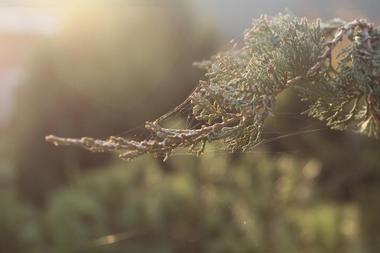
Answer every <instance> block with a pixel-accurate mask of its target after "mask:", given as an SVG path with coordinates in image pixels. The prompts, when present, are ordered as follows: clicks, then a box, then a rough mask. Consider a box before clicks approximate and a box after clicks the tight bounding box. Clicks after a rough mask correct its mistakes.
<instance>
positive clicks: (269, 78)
mask: <svg viewBox="0 0 380 253" xmlns="http://www.w3.org/2000/svg"><path fill="white" fill-rule="evenodd" d="M343 39H347V40H348V41H349V43H348V45H347V46H346V47H344V48H343V49H340V50H338V49H337V46H338V45H339V44H340V43H341V41H342V40H343ZM335 51H339V52H335ZM333 52H335V54H333ZM335 55H336V56H335ZM333 62H337V64H333ZM198 65H199V66H200V67H202V68H204V69H205V70H206V74H205V79H204V80H202V81H200V82H199V84H198V85H197V86H196V88H195V89H194V91H193V92H192V94H191V95H190V96H189V97H188V98H187V99H186V100H185V101H184V102H183V103H182V104H180V105H179V106H177V107H176V108H175V109H174V110H173V111H171V112H169V113H167V114H165V115H163V116H161V117H160V118H158V119H156V120H155V121H153V122H146V124H145V128H146V130H147V131H149V132H150V137H149V138H147V139H145V140H142V141H141V140H139V141H138V140H129V139H125V138H121V137H110V138H109V139H108V140H96V139H93V138H88V137H84V138H81V139H71V138H60V137H56V136H52V135H51V136H47V137H46V140H47V141H48V142H52V143H54V144H56V145H76V146H80V147H84V148H86V149H89V150H90V151H94V152H108V151H109V152H116V153H118V154H119V156H120V157H121V158H123V159H132V158H135V157H138V156H141V155H143V154H146V153H150V154H154V155H157V156H160V157H164V159H167V158H168V157H169V156H170V154H171V152H172V151H173V150H175V149H178V148H189V150H190V151H191V152H194V153H196V154H201V153H202V152H203V150H204V147H205V145H206V143H207V142H212V141H219V140H220V141H223V142H224V144H225V145H226V147H227V148H228V149H229V150H230V151H233V152H234V151H246V150H249V149H252V148H253V147H255V145H256V144H258V143H259V142H260V140H261V133H262V128H263V125H264V122H265V120H266V119H267V118H268V116H270V115H273V109H274V105H275V102H276V97H277V96H278V94H279V93H281V92H282V91H284V90H286V89H288V88H294V89H296V90H297V91H298V93H299V96H300V98H301V99H302V100H304V101H306V102H307V103H308V106H309V107H308V110H307V112H306V113H307V114H308V115H309V116H311V117H314V118H317V119H319V120H321V121H324V122H325V123H326V124H327V125H328V126H329V127H331V128H333V129H340V130H345V129H348V130H353V131H356V132H360V133H363V134H366V135H368V136H371V137H377V136H378V133H379V126H380V31H379V29H377V28H375V27H373V25H372V24H370V23H368V22H367V21H366V20H362V19H360V20H354V21H352V22H349V23H345V22H342V21H334V22H329V23H326V24H321V23H320V22H319V21H315V22H309V21H307V20H306V19H305V18H297V17H294V16H291V15H278V16H276V17H272V18H270V17H267V16H262V17H260V18H259V19H257V20H254V21H253V24H252V27H251V28H250V29H249V30H248V31H246V32H245V35H244V41H243V43H242V45H235V46H233V47H232V48H231V49H230V50H228V51H226V52H222V53H219V54H217V55H215V56H214V57H212V58H211V59H210V60H209V61H205V62H202V63H200V64H198ZM188 105H190V106H191V108H192V110H191V113H190V115H189V116H190V117H192V118H194V119H196V120H197V121H198V122H200V123H201V124H200V126H199V127H197V128H190V129H171V128H165V127H163V126H162V122H163V121H165V120H166V119H168V118H170V117H171V116H172V115H173V114H175V113H176V112H178V111H179V110H181V109H182V108H183V107H185V106H188Z"/></svg>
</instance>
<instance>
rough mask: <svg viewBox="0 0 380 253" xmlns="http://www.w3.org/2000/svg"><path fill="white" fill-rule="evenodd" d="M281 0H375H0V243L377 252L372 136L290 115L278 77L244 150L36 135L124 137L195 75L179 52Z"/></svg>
mask: <svg viewBox="0 0 380 253" xmlns="http://www.w3.org/2000/svg"><path fill="white" fill-rule="evenodd" d="M286 9H288V11H290V12H292V13H294V14H295V15H298V16H306V17H308V18H310V19H311V20H313V19H316V18H318V17H321V18H322V19H325V20H327V19H331V18H334V17H340V18H342V19H345V20H351V19H354V18H361V17H364V18H368V19H370V20H371V21H372V22H374V23H378V24H379V22H380V16H379V12H380V1H378V0H344V1H342V0H339V1H338V0H334V1H332V0H330V1H327V0H314V1H312V0H309V1H306V0H278V1H276V0H267V1H258V0H250V1H249V0H207V1H203V0H202V1H201V0H199V1H191V0H125V1H117V0H107V1H106V0H91V1H84V0H81V1H38V0H34V1H11V0H9V1H4V0H2V1H0V140H1V141H0V252H1V253H3V252H4V253H19V252H32V253H34V252H53V253H54V252H57V253H58V252H63V253H65V252H67V253H71V252H73V253H74V252H78V253H79V252H81V253H82V252H84V253H86V252H88V253H92V252H105V253H108V252H115V253H116V252H117V253H121V252H133V253H164V252H165V253H166V252H170V253H171V252H173V253H177V252H178V253H186V252H189V253H190V252H218V253H219V252H226V253H228V252H253V253H255V252H257V253H288V252H289V253H293V252H304V253H309V252H310V253H314V252H315V253H319V252H331V253H338V252H339V253H340V252H349V253H370V252H371V253H372V252H374V253H377V252H380V216H379V214H380V168H379V167H380V142H379V141H378V140H372V139H369V138H366V137H364V136H359V135H356V134H353V133H349V132H338V131H332V130H329V129H326V128H325V127H324V126H323V125H321V124H320V123H319V122H317V121H314V120H311V119H307V118H305V117H303V116H302V115H300V113H301V112H302V111H303V110H304V109H305V106H304V105H303V104H302V103H300V102H299V101H298V99H297V97H296V95H295V94H294V93H293V92H292V91H287V92H286V93H284V94H283V95H282V96H281V98H280V101H279V102H278V104H277V112H276V116H275V117H274V118H271V119H270V120H269V122H268V125H267V127H266V130H265V135H264V136H265V138H264V142H263V143H262V144H261V145H259V146H258V147H257V149H256V150H254V151H253V152H249V153H244V154H243V153H235V154H228V153H226V152H224V151H223V148H222V147H221V146H220V145H211V146H210V147H209V148H208V149H207V150H206V153H205V154H204V155H203V156H202V157H199V158H196V157H193V156H189V155H187V154H185V153H180V152H177V153H174V155H173V156H172V157H171V158H170V159H169V160H168V161H167V162H165V163H163V162H161V161H160V160H159V159H155V158H153V157H149V156H144V157H141V158H139V159H136V160H134V161H132V162H125V161H120V160H119V159H117V158H116V157H115V156H113V155H109V154H94V153H89V152H87V151H83V150H80V149H76V148H68V147H53V146H51V145H49V144H46V143H45V142H44V136H46V135H48V134H57V135H61V136H71V137H80V136H92V137H99V138H103V137H104V138H105V137H107V136H110V135H116V136H124V137H134V138H140V137H141V136H143V134H144V132H143V131H142V128H143V125H144V122H145V121H146V120H153V119H155V118H156V117H157V116H159V115H161V114H163V113H165V112H166V111H168V110H170V109H172V108H174V106H176V105H177V104H179V103H180V102H181V101H182V100H183V99H185V97H186V96H187V95H188V94H189V93H190V92H191V90H192V89H193V88H194V87H195V85H196V84H197V80H199V79H201V78H202V72H201V71H199V70H197V69H196V68H194V67H193V66H192V63H193V62H194V61H201V60H204V59H207V58H208V57H210V56H211V55H212V54H214V53H215V52H217V51H219V50H226V49H228V48H230V47H231V42H230V41H231V40H234V41H239V40H241V39H242V35H243V31H244V30H245V29H246V28H248V27H249V26H250V24H251V21H252V19H253V18H257V17H259V16H260V15H261V14H269V15H275V14H277V13H279V12H284V11H286ZM181 121H186V117H185V115H177V117H176V119H175V120H174V122H172V124H181Z"/></svg>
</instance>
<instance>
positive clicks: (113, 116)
mask: <svg viewBox="0 0 380 253" xmlns="http://www.w3.org/2000/svg"><path fill="white" fill-rule="evenodd" d="M86 6H87V5H86ZM192 8H193V7H192V6H191V4H190V2H188V1H177V2H176V4H173V3H169V2H168V1H158V2H154V3H153V2H151V1H139V3H135V2H134V1H126V2H125V3H120V2H118V1H97V3H96V4H95V3H93V4H91V5H90V7H89V8H77V9H74V8H72V9H70V8H68V10H67V18H66V20H65V22H63V25H62V29H61V30H60V32H59V34H58V36H57V37H55V38H52V39H47V40H45V41H44V42H43V43H41V46H40V48H39V49H38V50H36V53H35V54H34V56H33V58H32V59H31V61H30V64H29V65H30V70H29V73H28V75H27V78H26V81H25V83H24V84H23V85H22V87H21V88H20V89H19V92H18V94H17V97H16V100H17V105H16V107H17V108H16V112H15V118H14V121H13V124H14V127H13V128H14V132H13V133H12V135H11V138H10V140H11V144H10V145H11V146H12V149H13V156H14V161H15V167H16V168H17V180H18V186H19V190H20V192H21V193H22V194H23V195H25V196H26V197H27V199H29V200H32V201H34V202H36V203H42V202H43V199H44V198H45V197H46V196H47V195H48V194H49V192H50V191H51V189H53V188H54V187H56V186H57V185H59V184H60V183H62V182H64V181H65V180H66V179H67V178H70V177H75V176H76V174H77V173H79V171H78V168H81V169H82V168H85V167H89V166H91V165H95V164H96V165H98V166H99V165H100V164H101V163H102V161H106V160H107V159H108V158H109V156H108V155H99V156H93V155H88V154H86V153H85V152H81V151H79V150H65V151H64V150H53V149H51V147H49V146H48V145H46V144H45V143H44V141H43V137H44V135H46V134H48V133H51V132H55V133H61V134H64V135H74V136H81V135H83V134H90V135H95V136H105V135H109V134H112V135H114V134H123V133H122V132H123V131H125V130H128V129H131V128H134V127H135V126H138V125H141V124H143V120H146V119H151V118H154V117H156V116H158V115H159V114H162V113H163V112H164V111H166V110H168V109H169V108H170V107H173V106H174V105H175V104H176V103H178V102H179V101H180V100H182V99H183V97H185V96H186V95H187V94H188V93H189V92H190V90H191V89H192V87H193V86H194V84H195V83H196V80H197V79H198V78H199V77H198V74H199V72H197V70H196V69H194V68H192V67H191V64H192V62H194V61H195V60H199V59H202V58H203V57H205V55H207V54H209V52H210V51H211V50H212V48H213V47H214V45H215V42H216V33H215V32H214V30H212V29H211V26H210V25H209V24H208V23H207V22H206V21H204V19H202V18H201V17H196V16H195V12H193V11H192ZM194 8H195V7H194ZM202 20H203V21H202ZM168 93H170V94H171V97H172V98H173V99H168Z"/></svg>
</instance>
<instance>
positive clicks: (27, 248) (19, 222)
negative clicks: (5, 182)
mask: <svg viewBox="0 0 380 253" xmlns="http://www.w3.org/2000/svg"><path fill="white" fill-rule="evenodd" d="M0 206H1V208H0V252H12V253H22V252H31V253H34V252H36V253H37V252H40V250H41V246H42V236H41V230H40V226H39V225H40V224H39V223H38V216H37V214H36V213H35V212H34V210H33V209H32V208H31V207H30V206H28V205H26V204H23V203H21V202H20V201H18V200H17V198H16V197H15V196H14V195H13V194H11V193H8V192H5V191H3V192H1V194H0Z"/></svg>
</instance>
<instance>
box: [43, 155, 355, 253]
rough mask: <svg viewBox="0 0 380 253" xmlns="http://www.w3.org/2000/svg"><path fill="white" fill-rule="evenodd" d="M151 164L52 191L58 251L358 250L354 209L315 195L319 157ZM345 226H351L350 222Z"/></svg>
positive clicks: (212, 158)
mask: <svg viewBox="0 0 380 253" xmlns="http://www.w3.org/2000/svg"><path fill="white" fill-rule="evenodd" d="M172 162H173V166H174V167H175V168H177V169H175V170H174V171H172V172H171V173H169V174H166V173H165V172H163V171H162V170H159V169H158V165H157V164H156V162H154V161H153V160H150V161H149V160H137V161H134V162H132V163H128V164H125V163H123V164H120V165H115V166H113V167H110V168H108V169H103V170H102V171H99V172H96V173H92V174H91V175H89V176H87V177H84V178H83V179H81V180H79V181H78V182H77V183H76V184H75V185H73V186H70V187H68V188H67V189H64V190H63V191H61V192H58V193H56V194H53V195H52V198H51V201H50V202H49V205H48V210H47V217H48V221H49V223H48V224H49V234H50V236H51V237H52V238H53V244H52V245H51V247H52V248H51V250H52V252H124V251H128V252H145V253H148V252H181V253H182V252H185V253H186V252H268V251H269V252H273V253H276V252H279V253H280V252H300V251H302V252H316V253H317V252H354V251H350V250H353V249H354V247H351V246H357V244H358V238H357V233H356V229H355V227H353V225H355V224H356V215H355V209H353V208H352V207H350V206H347V207H345V206H334V205H328V204H326V203H321V202H319V201H318V196H315V191H314V185H315V178H316V176H317V175H318V173H319V171H320V164H319V163H318V162H317V161H314V160H310V161H301V160H298V159H295V158H294V157H291V156H285V155H284V156H280V157H279V158H269V157H266V156H265V155H263V154H260V155H256V154H254V155H252V154H248V155H244V157H243V158H242V159H241V160H239V161H238V162H237V163H234V166H233V167H232V166H231V164H230V163H229V161H228V159H227V158H226V156H224V157H221V156H220V155H213V154H208V155H205V156H204V157H202V159H194V158H185V159H175V158H174V159H173V160H172ZM347 224H348V225H347Z"/></svg>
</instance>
